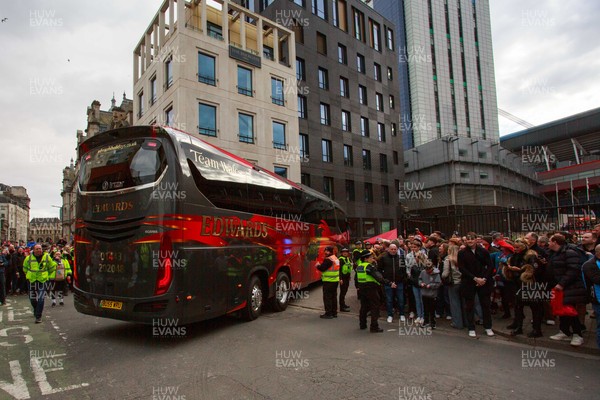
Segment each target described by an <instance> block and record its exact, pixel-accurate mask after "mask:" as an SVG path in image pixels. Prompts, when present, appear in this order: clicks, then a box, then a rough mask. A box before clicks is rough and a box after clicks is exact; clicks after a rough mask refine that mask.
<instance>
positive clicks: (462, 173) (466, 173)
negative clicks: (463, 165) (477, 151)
mask: <svg viewBox="0 0 600 400" xmlns="http://www.w3.org/2000/svg"><path fill="white" fill-rule="evenodd" d="M460 177H461V178H465V179H467V178H469V173H468V172H461V173H460Z"/></svg>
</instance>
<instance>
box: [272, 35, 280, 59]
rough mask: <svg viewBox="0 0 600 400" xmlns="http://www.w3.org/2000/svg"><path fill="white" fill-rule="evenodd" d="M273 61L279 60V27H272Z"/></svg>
mask: <svg viewBox="0 0 600 400" xmlns="http://www.w3.org/2000/svg"><path fill="white" fill-rule="evenodd" d="M273 61H275V62H279V29H278V28H276V27H273Z"/></svg>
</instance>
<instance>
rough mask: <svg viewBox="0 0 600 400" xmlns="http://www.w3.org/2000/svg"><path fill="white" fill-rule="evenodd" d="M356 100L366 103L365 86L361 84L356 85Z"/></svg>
mask: <svg viewBox="0 0 600 400" xmlns="http://www.w3.org/2000/svg"><path fill="white" fill-rule="evenodd" d="M358 102H359V103H360V104H364V105H367V104H368V103H369V102H368V101H367V88H366V87H365V86H363V85H358Z"/></svg>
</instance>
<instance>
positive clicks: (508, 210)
mask: <svg viewBox="0 0 600 400" xmlns="http://www.w3.org/2000/svg"><path fill="white" fill-rule="evenodd" d="M514 208H515V206H513V205H512V204H509V205H508V207H507V208H506V221H507V222H508V239H510V235H511V231H510V210H512V209H514Z"/></svg>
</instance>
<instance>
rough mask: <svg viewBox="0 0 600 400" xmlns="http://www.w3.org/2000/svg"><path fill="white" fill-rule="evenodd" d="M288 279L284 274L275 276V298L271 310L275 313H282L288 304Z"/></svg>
mask: <svg viewBox="0 0 600 400" xmlns="http://www.w3.org/2000/svg"><path fill="white" fill-rule="evenodd" d="M290 287H291V285H290V278H289V277H288V275H287V274H286V273H285V272H280V273H278V274H277V280H276V281H275V297H274V298H273V300H272V301H273V308H274V309H275V311H284V310H285V309H286V308H287V306H288V304H289V302H290V293H291V291H290Z"/></svg>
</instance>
